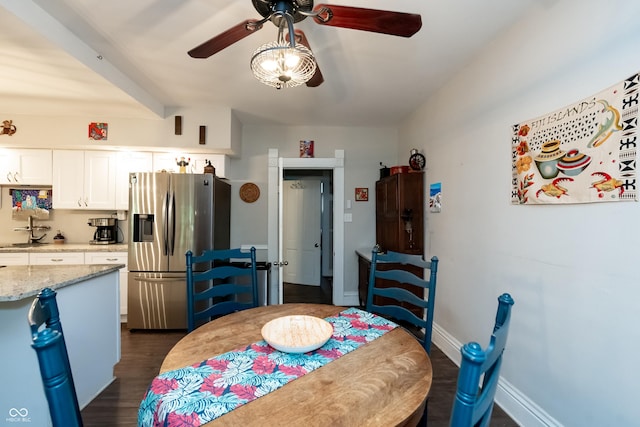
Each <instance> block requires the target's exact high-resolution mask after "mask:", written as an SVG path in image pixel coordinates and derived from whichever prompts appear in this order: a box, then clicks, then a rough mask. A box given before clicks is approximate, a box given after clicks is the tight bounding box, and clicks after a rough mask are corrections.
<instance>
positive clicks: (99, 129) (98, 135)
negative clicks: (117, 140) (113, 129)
mask: <svg viewBox="0 0 640 427" xmlns="http://www.w3.org/2000/svg"><path fill="white" fill-rule="evenodd" d="M108 129H109V125H108V124H107V123H90V124H89V139H93V140H102V141H106V140H107V131H108Z"/></svg>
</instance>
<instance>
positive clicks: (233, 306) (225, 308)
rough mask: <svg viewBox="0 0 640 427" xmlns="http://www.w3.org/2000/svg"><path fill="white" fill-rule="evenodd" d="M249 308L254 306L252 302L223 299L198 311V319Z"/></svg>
mask: <svg viewBox="0 0 640 427" xmlns="http://www.w3.org/2000/svg"><path fill="white" fill-rule="evenodd" d="M248 308H253V304H251V303H242V302H238V301H222V302H219V303H217V304H215V305H212V306H209V307H208V308H206V309H204V310H202V311H199V312H198V313H197V316H196V319H197V320H198V319H206V318H209V317H217V316H220V315H223V314H228V313H233V312H236V311H240V310H246V309H248Z"/></svg>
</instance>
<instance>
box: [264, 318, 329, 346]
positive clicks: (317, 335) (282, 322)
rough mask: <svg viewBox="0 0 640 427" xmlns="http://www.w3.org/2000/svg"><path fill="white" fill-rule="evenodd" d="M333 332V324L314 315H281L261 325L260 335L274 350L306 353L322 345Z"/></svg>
mask: <svg viewBox="0 0 640 427" xmlns="http://www.w3.org/2000/svg"><path fill="white" fill-rule="evenodd" d="M332 334H333V325H331V323H329V322H327V321H326V320H324V319H320V318H319V317H314V316H305V315H294V316H283V317H278V318H276V319H273V320H270V321H269V322H267V323H265V325H264V326H263V327H262V337H263V338H264V340H265V341H266V342H267V343H269V345H270V346H271V347H273V348H275V349H276V350H280V351H283V352H285V353H306V352H308V351H313V350H316V349H318V348H320V347H322V346H323V345H324V344H325V343H326V342H327V341H329V338H331V335H332Z"/></svg>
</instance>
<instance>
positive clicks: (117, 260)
mask: <svg viewBox="0 0 640 427" xmlns="http://www.w3.org/2000/svg"><path fill="white" fill-rule="evenodd" d="M127 256H128V254H127V253H126V252H85V254H84V263H85V264H124V265H125V267H124V268H121V269H120V318H121V319H122V320H126V317H127V291H128V275H127V273H128V271H127V267H126V265H127Z"/></svg>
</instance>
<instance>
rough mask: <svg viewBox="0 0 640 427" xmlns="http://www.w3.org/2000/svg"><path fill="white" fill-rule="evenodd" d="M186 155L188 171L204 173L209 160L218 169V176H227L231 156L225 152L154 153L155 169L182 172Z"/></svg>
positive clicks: (186, 170) (155, 170) (157, 170)
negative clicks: (182, 164) (181, 164)
mask: <svg viewBox="0 0 640 427" xmlns="http://www.w3.org/2000/svg"><path fill="white" fill-rule="evenodd" d="M182 157H184V161H185V162H188V163H189V164H188V165H186V166H185V172H186V173H204V167H205V165H206V164H207V161H209V162H211V166H213V167H214V168H215V169H216V176H218V177H220V178H225V177H226V176H225V172H226V170H227V166H228V163H229V158H228V157H227V156H225V155H224V154H189V153H179V154H176V153H153V171H154V172H161V171H163V170H164V171H167V172H173V173H179V172H180V164H179V163H180V161H181V158H182Z"/></svg>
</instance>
